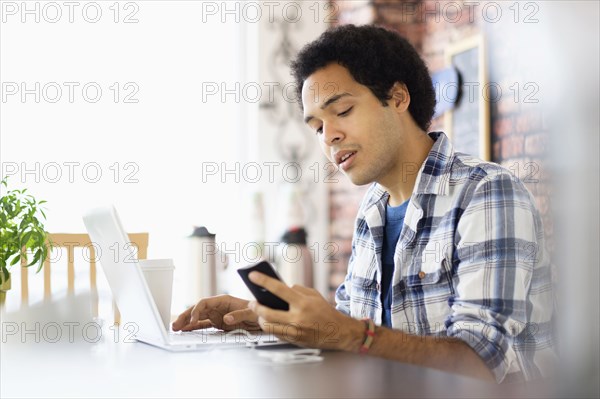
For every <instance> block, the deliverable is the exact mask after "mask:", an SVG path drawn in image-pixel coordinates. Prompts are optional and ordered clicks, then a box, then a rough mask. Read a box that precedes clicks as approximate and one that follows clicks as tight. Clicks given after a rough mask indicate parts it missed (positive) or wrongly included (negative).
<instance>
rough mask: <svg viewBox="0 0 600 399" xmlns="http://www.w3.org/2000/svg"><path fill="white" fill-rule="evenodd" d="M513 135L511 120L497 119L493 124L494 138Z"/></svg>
mask: <svg viewBox="0 0 600 399" xmlns="http://www.w3.org/2000/svg"><path fill="white" fill-rule="evenodd" d="M513 133H514V126H513V120H512V118H510V117H508V118H499V119H497V120H496V121H495V122H494V132H493V134H494V135H495V136H496V137H500V138H504V137H507V136H509V135H511V134H513Z"/></svg>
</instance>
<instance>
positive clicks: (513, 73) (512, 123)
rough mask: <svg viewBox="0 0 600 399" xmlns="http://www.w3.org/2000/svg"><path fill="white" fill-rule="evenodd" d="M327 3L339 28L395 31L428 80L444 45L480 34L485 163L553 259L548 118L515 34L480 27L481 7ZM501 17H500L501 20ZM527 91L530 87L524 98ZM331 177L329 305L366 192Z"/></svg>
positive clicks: (378, 0)
mask: <svg viewBox="0 0 600 399" xmlns="http://www.w3.org/2000/svg"><path fill="white" fill-rule="evenodd" d="M334 3H336V5H337V7H336V8H337V9H338V17H337V23H338V24H348V23H353V24H356V25H360V24H368V23H374V24H376V25H380V26H384V27H387V28H390V29H394V30H396V31H398V32H399V33H400V34H401V35H403V36H404V37H406V38H407V39H408V40H409V41H410V42H411V43H412V44H413V46H415V48H416V49H417V50H418V51H419V53H420V54H421V56H422V57H423V58H424V59H425V61H426V63H427V66H428V68H429V69H430V71H432V72H433V71H436V70H439V69H441V68H443V67H444V66H445V63H444V50H445V48H446V47H447V46H448V44H449V43H453V42H456V41H458V40H460V39H462V38H465V37H469V36H471V35H473V34H476V33H484V35H485V37H486V43H487V49H488V69H489V71H488V77H489V81H490V82H496V83H497V84H498V85H499V86H500V87H501V88H502V93H503V95H502V96H501V97H500V99H499V100H498V101H495V102H489V106H490V131H491V143H492V161H493V162H497V163H499V164H501V165H503V166H505V167H507V168H509V169H511V170H512V171H513V173H515V174H517V175H518V176H519V177H520V178H521V179H522V180H523V181H524V182H525V184H526V185H527V187H528V189H529V190H530V191H531V192H532V194H533V195H534V197H535V200H536V205H537V206H538V209H539V210H540V212H541V214H542V218H543V222H544V227H545V230H546V231H545V232H546V239H547V247H548V250H549V251H550V253H551V255H552V254H553V253H554V241H553V226H552V218H551V214H552V213H551V203H550V196H551V191H552V187H551V185H550V180H549V178H548V176H547V173H546V172H545V169H546V168H545V167H544V163H545V161H546V155H547V144H548V129H547V122H546V120H547V117H546V115H545V114H544V112H543V110H542V109H540V107H539V105H538V103H536V102H535V100H536V94H537V93H536V86H535V82H532V81H531V80H530V79H529V80H528V78H530V75H527V74H526V73H524V72H523V70H524V69H523V65H520V64H519V62H517V60H515V50H514V46H515V43H516V42H517V40H518V35H519V31H518V30H516V29H514V27H513V26H511V25H510V24H509V25H508V26H507V24H505V23H490V22H489V20H488V21H486V20H485V18H484V17H483V14H482V12H481V10H482V8H483V7H485V5H486V2H480V6H479V8H471V9H470V8H469V7H467V6H466V5H465V4H464V3H463V2H462V1H451V2H448V1H431V0H423V1H406V0H396V1H382V0H374V1H339V0H338V1H334ZM467 3H469V2H467ZM471 3H472V2H471ZM496 4H497V3H496ZM457 6H458V7H457ZM459 11H460V12H459ZM493 11H494V10H493V9H491V10H490V14H489V15H490V16H492V17H493V13H492V12H493ZM506 12H507V11H506V10H504V13H505V15H507V14H506ZM490 19H491V18H490ZM505 19H506V18H505ZM515 83H517V84H518V87H517V86H515ZM527 83H530V86H528V87H527V90H525V88H524V85H526V84H527ZM532 83H533V85H531V84H532ZM511 86H512V89H511ZM537 89H539V87H537ZM516 93H518V94H519V98H518V99H516V98H515V94H516ZM515 100H517V101H515ZM525 100H529V101H530V102H526V101H525ZM430 130H431V131H435V130H443V116H442V117H440V118H438V119H436V120H434V121H433V123H432V126H431V128H430ZM337 177H338V180H339V182H338V183H333V184H331V185H330V195H329V198H330V211H331V212H330V215H331V231H330V234H331V239H332V241H333V242H335V243H337V244H338V246H339V250H338V252H337V254H336V257H335V263H333V264H332V268H331V275H330V299H331V300H333V295H334V292H335V289H336V288H337V286H338V285H339V284H340V283H341V282H342V281H343V279H344V276H345V273H346V268H347V265H348V260H349V258H350V250H351V238H352V232H353V223H354V217H355V215H356V212H357V209H358V204H359V203H360V200H361V198H362V196H363V194H364V192H365V190H366V188H367V187H366V186H364V187H356V186H354V185H352V184H351V183H350V182H349V181H348V179H346V178H345V177H344V176H343V175H341V174H340V175H339V176H337Z"/></svg>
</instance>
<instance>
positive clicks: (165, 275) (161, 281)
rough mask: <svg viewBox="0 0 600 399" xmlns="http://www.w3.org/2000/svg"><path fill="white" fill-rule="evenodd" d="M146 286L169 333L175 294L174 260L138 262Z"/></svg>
mask: <svg viewBox="0 0 600 399" xmlns="http://www.w3.org/2000/svg"><path fill="white" fill-rule="evenodd" d="M138 263H139V265H140V268H141V269H142V272H143V273H144V278H145V279H146V284H148V288H150V292H151V293H152V297H153V298H154V303H155V304H156V307H157V308H158V312H159V313H160V317H161V319H162V321H163V323H164V325H165V328H166V329H167V331H168V330H169V329H170V322H171V297H172V293H173V271H174V270H175V266H173V259H144V260H139V261H138Z"/></svg>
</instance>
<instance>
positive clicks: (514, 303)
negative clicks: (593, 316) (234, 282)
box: [173, 26, 554, 382]
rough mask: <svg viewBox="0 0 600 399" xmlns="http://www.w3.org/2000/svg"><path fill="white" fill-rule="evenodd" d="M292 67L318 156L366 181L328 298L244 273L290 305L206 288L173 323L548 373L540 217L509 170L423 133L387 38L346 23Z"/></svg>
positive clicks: (399, 49)
mask: <svg viewBox="0 0 600 399" xmlns="http://www.w3.org/2000/svg"><path fill="white" fill-rule="evenodd" d="M292 71H293V74H294V77H295V79H296V81H297V83H298V90H299V92H298V94H299V96H300V97H301V101H302V108H303V112H304V117H305V118H304V119H305V122H306V123H307V125H308V126H309V127H310V128H311V129H312V130H313V131H314V132H315V134H316V136H317V138H318V139H319V142H320V144H321V148H322V149H323V151H324V152H325V155H326V156H327V157H328V158H329V160H331V161H332V162H335V163H336V164H338V165H339V167H340V169H341V170H342V171H343V172H344V174H346V175H347V176H348V178H349V179H350V180H351V181H352V182H353V183H354V184H357V185H364V184H371V187H370V188H369V189H368V191H367V193H366V195H365V197H364V199H363V201H362V204H361V205H360V208H359V211H358V215H357V218H356V222H355V232H354V236H353V240H352V256H351V259H350V262H349V265H348V273H347V276H346V279H345V281H344V283H343V284H342V285H341V286H340V287H339V288H338V290H337V292H336V303H337V306H336V308H333V307H332V306H330V305H329V304H328V302H327V301H326V300H325V299H324V298H323V297H322V296H321V295H320V294H319V293H318V292H317V291H315V290H313V289H309V288H305V287H301V286H294V287H291V288H290V287H287V286H286V285H284V284H283V283H281V282H279V281H277V280H274V279H271V278H269V277H267V276H265V275H262V274H260V273H254V274H253V275H251V276H250V277H251V279H252V280H253V281H254V282H255V283H256V284H259V285H261V286H263V287H264V288H266V289H268V290H269V291H271V292H273V293H274V294H275V295H277V296H279V297H281V298H282V299H284V300H285V301H287V302H288V303H289V305H290V309H289V311H279V310H273V309H270V308H267V307H265V306H262V305H260V304H258V303H256V302H255V301H253V302H247V301H244V300H241V299H238V298H233V297H230V296H219V297H212V298H206V299H203V300H201V301H200V302H198V304H197V305H196V306H195V307H193V308H190V309H188V310H187V311H186V312H184V313H183V314H182V315H181V316H180V317H179V318H178V319H177V321H175V323H173V329H174V330H192V329H197V328H204V327H209V326H213V325H214V326H216V327H219V328H224V329H231V328H233V326H235V327H239V326H240V325H241V326H242V327H243V328H257V326H256V323H257V322H258V324H259V325H260V327H261V328H262V329H264V330H266V331H270V332H273V333H275V334H276V335H277V336H280V337H283V338H284V339H286V338H287V339H291V338H293V341H294V343H296V344H299V345H303V346H312V347H319V348H331V349H338V350H345V351H354V352H361V353H368V354H370V355H374V356H381V357H385V358H389V359H395V360H399V361H403V362H408V363H413V364H418V365H424V366H429V367H435V368H439V369H443V370H449V371H454V372H459V373H462V374H467V375H471V376H475V377H479V378H483V379H488V380H495V381H497V382H502V381H515V380H529V379H533V378H537V377H540V376H542V375H544V374H545V373H546V367H547V365H548V363H550V362H551V360H552V359H553V355H554V352H553V349H552V348H553V341H552V335H551V328H550V327H551V316H552V306H551V305H552V303H553V302H552V295H551V284H550V279H549V261H548V259H547V257H546V254H545V251H544V241H543V232H542V231H543V230H542V225H541V221H540V216H539V214H538V211H537V210H536V208H535V206H534V202H533V199H532V197H531V195H530V194H529V192H528V191H527V189H526V188H525V186H524V185H523V183H521V182H520V181H519V180H518V179H516V178H515V177H514V176H513V175H512V174H511V173H510V172H508V171H507V170H506V169H504V168H502V167H500V166H499V165H496V164H492V163H488V162H483V161H481V160H479V159H476V158H474V157H472V156H469V155H466V154H461V153H456V152H454V150H453V147H452V144H451V143H450V141H449V140H448V138H447V137H446V136H445V135H444V134H443V133H440V132H434V133H429V134H427V133H425V132H426V131H427V128H428V127H429V124H430V120H431V117H432V115H433V108H434V106H435V99H434V91H433V88H432V83H431V79H430V77H429V74H428V71H427V68H426V66H425V64H424V63H423V61H422V60H421V59H420V58H419V56H418V54H417V53H416V51H415V50H414V49H413V48H412V47H411V46H410V44H409V43H408V42H407V41H406V40H405V39H403V38H401V37H400V36H398V35H397V34H396V33H393V32H391V31H387V30H384V29H382V28H377V27H373V26H362V27H355V26H342V27H338V28H334V29H330V30H328V31H327V32H325V33H324V34H323V35H321V37H319V38H318V39H317V40H316V41H314V42H312V43H310V44H308V45H307V46H306V47H305V48H304V49H302V51H301V52H300V53H299V55H298V57H297V59H296V61H295V62H294V63H293V64H292ZM360 319H364V320H360ZM374 324H377V327H375V326H374ZM290 326H293V328H294V333H293V334H290V333H289V328H290ZM290 335H291V338H290Z"/></svg>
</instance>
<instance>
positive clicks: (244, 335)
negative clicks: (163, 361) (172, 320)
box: [169, 328, 264, 345]
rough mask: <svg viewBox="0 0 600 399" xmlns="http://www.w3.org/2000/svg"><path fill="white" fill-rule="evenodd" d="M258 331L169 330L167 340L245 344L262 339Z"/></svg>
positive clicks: (214, 329)
mask: <svg viewBox="0 0 600 399" xmlns="http://www.w3.org/2000/svg"><path fill="white" fill-rule="evenodd" d="M261 335H262V334H261V333H260V332H258V333H251V332H248V331H244V330H234V331H222V330H218V329H216V328H208V329H204V330H194V331H185V332H170V333H169V341H170V342H172V343H176V344H177V343H189V342H193V343H204V344H235V345H246V344H247V343H256V342H257V341H259V340H261V339H262V340H264V337H262V336H261Z"/></svg>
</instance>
